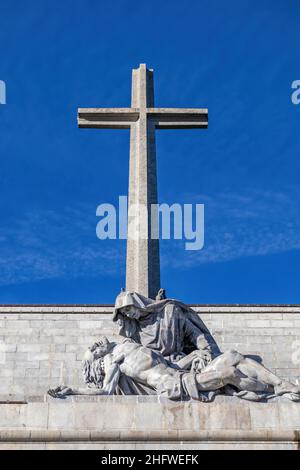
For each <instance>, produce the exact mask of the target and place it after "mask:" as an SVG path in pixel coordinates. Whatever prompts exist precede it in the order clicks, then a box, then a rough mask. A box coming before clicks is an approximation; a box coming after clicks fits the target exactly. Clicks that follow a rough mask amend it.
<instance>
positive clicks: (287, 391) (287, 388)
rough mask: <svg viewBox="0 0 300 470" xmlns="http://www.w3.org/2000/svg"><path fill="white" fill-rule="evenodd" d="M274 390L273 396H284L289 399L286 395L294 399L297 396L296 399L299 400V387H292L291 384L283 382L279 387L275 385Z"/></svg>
mask: <svg viewBox="0 0 300 470" xmlns="http://www.w3.org/2000/svg"><path fill="white" fill-rule="evenodd" d="M274 390H275V395H277V396H281V395H285V396H286V397H287V398H289V397H288V396H287V395H291V396H295V397H296V396H298V399H300V389H299V386H297V385H294V384H292V383H291V382H286V381H284V380H283V381H282V382H281V383H280V384H279V385H275V387H274ZM291 399H292V398H290V400H291ZM293 401H295V400H293Z"/></svg>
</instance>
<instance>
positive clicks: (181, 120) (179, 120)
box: [147, 108, 208, 129]
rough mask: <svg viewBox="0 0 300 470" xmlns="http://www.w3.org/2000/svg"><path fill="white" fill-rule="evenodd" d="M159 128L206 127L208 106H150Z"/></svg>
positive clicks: (153, 118)
mask: <svg viewBox="0 0 300 470" xmlns="http://www.w3.org/2000/svg"><path fill="white" fill-rule="evenodd" d="M147 114H148V117H149V118H150V119H152V120H154V122H155V127H156V128H157V129H206V128H207V126H208V110H207V108H148V109H147Z"/></svg>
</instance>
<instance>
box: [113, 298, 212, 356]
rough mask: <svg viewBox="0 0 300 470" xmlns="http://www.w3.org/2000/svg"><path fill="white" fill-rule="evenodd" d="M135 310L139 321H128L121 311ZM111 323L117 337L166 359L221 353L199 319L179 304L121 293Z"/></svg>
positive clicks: (131, 319) (169, 300)
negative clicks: (115, 326)
mask: <svg viewBox="0 0 300 470" xmlns="http://www.w3.org/2000/svg"><path fill="white" fill-rule="evenodd" d="M126 307H128V308H129V307H135V308H136V309H138V310H139V311H140V314H141V316H140V318H139V319H135V318H129V317H128V316H127V315H126V314H124V308H126ZM113 320H114V321H115V322H117V323H118V325H119V334H120V335H121V336H124V337H126V338H131V339H133V340H134V341H135V342H137V343H140V344H142V345H143V346H145V347H148V348H150V349H152V350H154V351H159V352H160V353H161V354H162V355H163V356H164V357H165V358H167V359H170V361H172V362H176V361H177V360H178V359H180V358H181V357H182V356H184V355H186V354H189V353H190V352H191V351H193V350H195V349H203V350H205V349H206V350H208V351H210V352H211V355H212V357H215V356H217V355H218V354H219V353H220V351H219V348H218V346H217V344H216V342H215V341H214V339H213V337H212V335H211V334H210V332H209V330H208V328H207V327H206V326H205V324H204V323H203V321H202V320H201V319H200V318H199V316H198V315H197V314H196V313H195V312H194V311H193V310H192V309H191V308H190V307H188V306H187V305H185V304H184V303H182V302H179V301H178V300H173V299H165V300H161V301H153V300H152V299H148V298H146V297H144V296H142V295H140V294H137V293H136V292H121V294H120V295H119V296H118V297H117V299H116V305H115V311H114V316H113Z"/></svg>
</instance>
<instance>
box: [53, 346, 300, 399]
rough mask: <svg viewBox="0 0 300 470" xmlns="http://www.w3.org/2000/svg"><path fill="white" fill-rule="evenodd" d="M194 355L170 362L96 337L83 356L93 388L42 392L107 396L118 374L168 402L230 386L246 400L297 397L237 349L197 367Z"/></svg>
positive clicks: (138, 348)
mask: <svg viewBox="0 0 300 470" xmlns="http://www.w3.org/2000/svg"><path fill="white" fill-rule="evenodd" d="M198 359H202V354H201V351H200V352H199V351H198V350H195V351H193V352H191V353H190V354H188V355H186V356H185V357H183V358H182V359H180V360H179V361H178V362H176V363H171V362H170V361H168V360H167V359H166V358H165V357H164V356H163V355H162V354H161V353H160V352H159V351H154V350H151V349H150V348H147V347H145V346H143V345H141V344H138V343H136V342H134V341H133V340H131V339H125V340H124V341H123V342H122V343H120V344H118V343H113V342H109V341H108V339H107V338H106V337H102V338H101V340H100V341H99V342H98V343H95V344H94V345H93V347H92V348H90V349H88V351H87V352H86V355H85V361H86V362H85V364H86V367H87V370H88V371H89V370H91V367H92V365H94V366H95V364H97V366H98V367H96V369H97V370H98V379H97V386H98V388H97V387H96V388H79V389H75V388H70V387H67V386H60V387H57V388H56V389H50V390H49V391H48V393H49V395H51V396H52V397H55V398H64V397H66V396H67V395H112V394H114V393H115V391H116V388H117V386H118V383H119V380H120V377H121V376H122V375H123V376H127V377H129V378H131V379H133V380H134V382H136V383H138V384H141V385H146V386H147V387H149V388H150V389H152V390H153V392H154V393H155V394H157V395H161V396H165V397H168V398H171V399H174V400H183V399H188V398H193V399H197V400H201V401H208V400H209V399H210V398H209V397H208V396H207V392H214V391H217V390H220V389H222V388H223V387H226V386H231V390H232V394H233V395H236V396H239V397H241V398H244V399H248V400H253V401H258V400H261V399H264V398H273V397H275V396H280V395H284V396H286V397H287V398H289V399H290V400H292V401H300V389H299V387H297V386H296V385H294V384H292V383H290V382H287V381H283V380H281V379H280V378H278V377H277V376H276V375H274V374H273V373H272V372H270V371H269V370H268V369H266V368H265V367H263V366H262V365H261V364H260V363H258V362H256V361H254V360H253V359H250V358H247V357H245V356H243V355H242V354H240V353H238V352H237V351H234V350H230V351H228V352H225V353H223V354H221V355H219V356H218V357H216V358H215V359H213V360H212V361H211V362H210V363H209V364H208V365H206V366H205V367H204V369H202V370H200V371H199V369H198V368H197V364H198ZM200 363H201V361H200ZM93 369H94V370H95V367H94V368H93ZM88 374H89V372H88ZM92 381H93V380H91V382H92Z"/></svg>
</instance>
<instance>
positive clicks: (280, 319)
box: [0, 305, 300, 399]
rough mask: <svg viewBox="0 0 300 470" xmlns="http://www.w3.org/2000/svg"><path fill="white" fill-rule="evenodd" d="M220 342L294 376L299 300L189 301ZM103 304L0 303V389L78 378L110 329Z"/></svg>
mask: <svg viewBox="0 0 300 470" xmlns="http://www.w3.org/2000/svg"><path fill="white" fill-rule="evenodd" d="M193 308H194V309H195V310H196V311H197V312H198V313H200V315H201V318H202V319H203V320H204V322H205V323H206V325H207V326H208V327H209V328H210V330H211V332H212V334H213V335H214V337H215V339H216V340H217V342H218V344H219V346H220V348H221V349H222V350H226V349H229V348H236V349H238V350H239V351H240V352H242V353H247V354H251V355H255V356H256V355H257V356H261V357H262V359H263V363H264V365H265V366H266V367H268V368H270V369H271V370H273V371H275V372H276V373H277V374H278V375H280V376H281V377H283V378H290V379H292V380H294V381H295V380H296V379H298V378H300V352H299V350H300V306H237V305H235V306H194V307H193ZM111 315H112V307H111V306H108V307H105V306H78V305H77V306H70V305H69V306H0V395H1V397H2V399H5V397H6V396H7V395H8V394H11V395H13V396H14V397H18V398H19V399H21V398H22V397H25V398H30V397H32V396H41V395H43V394H44V393H45V392H46V391H47V389H48V388H49V387H51V386H55V385H58V384H60V383H68V384H73V385H76V384H78V383H81V361H82V356H83V353H84V351H85V350H86V348H87V346H89V345H91V344H92V343H93V342H94V341H96V340H97V339H98V338H99V336H100V335H103V334H105V335H107V336H108V337H109V338H110V339H113V338H114V337H115V335H116V329H115V326H114V324H113V322H112V321H111Z"/></svg>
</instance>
